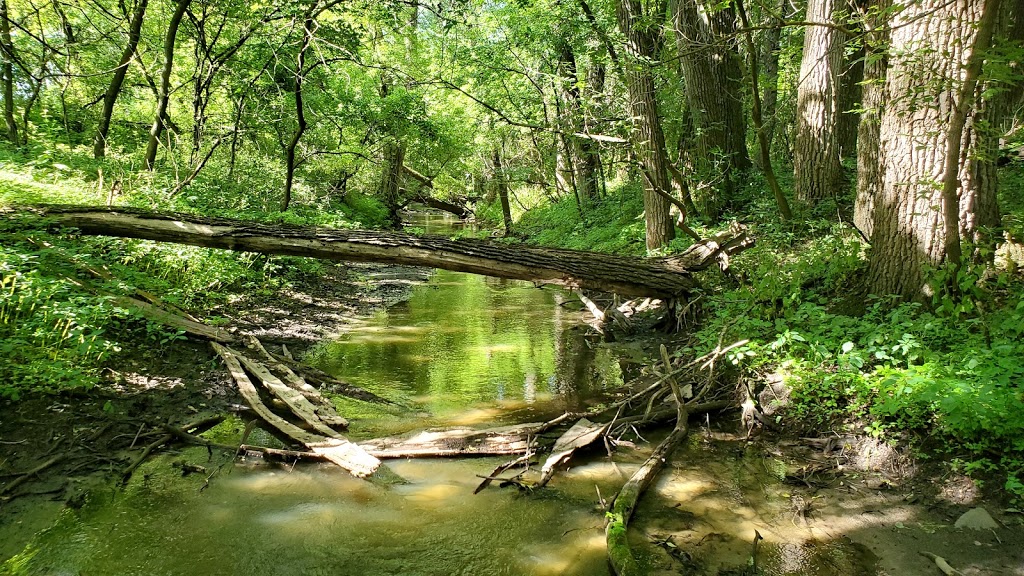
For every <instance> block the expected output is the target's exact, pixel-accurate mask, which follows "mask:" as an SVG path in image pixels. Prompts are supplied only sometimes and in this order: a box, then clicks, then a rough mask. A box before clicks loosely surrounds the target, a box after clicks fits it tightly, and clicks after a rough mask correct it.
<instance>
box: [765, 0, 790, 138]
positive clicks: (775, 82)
mask: <svg viewBox="0 0 1024 576" xmlns="http://www.w3.org/2000/svg"><path fill="white" fill-rule="evenodd" d="M788 6H789V0H781V2H780V5H779V6H777V9H778V11H779V12H778V13H779V18H783V17H785V14H786V9H787V8H788ZM779 18H776V17H774V16H773V17H770V18H769V19H768V24H770V25H771V28H769V29H768V30H767V31H765V34H764V41H763V43H762V44H761V53H760V54H761V55H760V65H761V66H760V67H761V69H762V71H763V72H764V82H763V83H761V82H759V84H761V116H762V120H763V125H762V128H761V129H762V130H763V131H764V138H765V141H766V142H767V143H768V151H769V157H770V156H771V149H772V140H774V139H775V125H776V122H775V115H776V104H777V102H778V100H779V50H780V48H781V47H782V46H781V41H782V20H780V19H779Z"/></svg>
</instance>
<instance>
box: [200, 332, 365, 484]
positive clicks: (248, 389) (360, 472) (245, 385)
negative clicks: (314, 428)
mask: <svg viewBox="0 0 1024 576" xmlns="http://www.w3.org/2000/svg"><path fill="white" fill-rule="evenodd" d="M210 345H211V346H213V349H214V350H216V351H217V354H219V355H220V357H221V358H222V359H223V360H224V363H225V364H226V365H227V367H228V371H230V372H231V376H232V377H233V378H234V379H235V382H236V383H238V389H239V391H240V392H241V393H242V396H243V397H244V398H245V400H246V402H248V403H249V406H250V407H252V409H253V410H254V411H255V412H256V413H257V414H259V415H260V417H261V418H263V420H265V421H266V422H267V423H268V424H270V425H272V426H273V427H274V428H277V429H278V430H280V431H281V432H282V433H283V434H285V435H286V436H288V437H289V438H292V439H293V440H295V441H297V442H300V443H301V444H302V445H304V446H305V447H306V448H309V449H310V451H312V452H315V453H316V454H319V455H321V456H323V457H324V458H326V459H327V460H330V461H331V462H333V463H334V464H337V465H338V466H341V467H342V468H344V469H345V470H348V471H349V472H351V473H352V475H353V476H356V477H358V478H365V477H367V476H369V475H371V474H373V473H374V472H376V471H377V469H378V468H379V467H380V460H378V459H376V458H374V457H373V456H371V455H369V454H367V453H366V452H365V451H364V450H363V449H362V448H360V447H359V446H356V445H355V444H353V443H352V442H349V441H348V440H345V439H344V438H326V437H324V436H318V435H316V434H312V433H310V432H306V431H305V430H303V429H302V428H299V427H298V426H296V425H294V424H292V423H291V422H288V421H287V420H285V419H284V418H281V417H280V416H278V415H277V414H274V413H273V412H271V411H270V409H269V408H267V407H266V405H265V404H263V401H262V400H260V395H259V392H257V391H256V387H255V386H254V385H253V383H252V381H251V380H249V377H248V376H247V375H246V374H245V370H243V369H242V365H241V363H239V361H238V357H237V355H236V354H235V353H234V352H232V351H231V350H230V349H228V348H225V347H224V346H221V345H220V344H217V343H216V342H211V343H210Z"/></svg>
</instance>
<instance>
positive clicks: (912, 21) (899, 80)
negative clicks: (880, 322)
mask: <svg viewBox="0 0 1024 576" xmlns="http://www.w3.org/2000/svg"><path fill="white" fill-rule="evenodd" d="M997 4H998V0H965V1H964V2H958V3H954V4H950V3H948V2H946V1H945V0H922V1H921V2H917V3H913V4H910V5H908V6H907V7H906V9H905V10H904V11H902V12H900V13H899V14H898V15H896V16H894V17H893V20H892V22H890V29H891V49H890V52H889V54H890V56H889V65H888V69H887V72H886V80H885V96H884V99H885V102H884V104H885V107H884V110H883V112H882V115H881V124H880V127H879V130H880V132H879V134H880V150H881V161H882V167H883V170H884V173H883V174H882V177H881V182H880V186H879V187H878V191H877V195H876V196H875V198H874V202H873V213H872V221H873V230H872V235H871V244H872V248H871V258H870V262H869V265H868V288H869V290H870V291H871V292H872V293H874V294H896V295H899V296H902V297H904V298H916V299H920V298H925V297H930V296H931V295H932V288H930V287H929V286H927V285H926V277H925V269H926V268H928V267H938V266H940V265H941V264H942V263H943V261H944V260H947V258H948V259H951V260H952V259H954V258H956V256H957V254H956V252H957V250H958V249H959V238H958V237H957V236H959V237H961V238H969V239H972V240H975V241H984V240H985V239H984V238H983V237H982V236H981V231H982V230H983V229H984V228H985V227H988V226H994V225H996V224H998V210H997V209H996V199H995V180H994V178H977V177H975V175H976V174H978V170H979V169H982V168H985V166H987V165H989V164H990V163H991V162H992V161H993V159H992V158H986V157H984V156H983V155H979V153H981V152H982V151H980V150H978V149H977V148H976V146H977V143H978V141H979V140H978V137H977V136H976V135H975V134H974V133H973V130H974V129H975V128H978V129H981V128H982V126H980V124H983V123H981V122H977V120H978V111H979V108H978V102H979V95H978V92H979V91H978V90H977V89H976V86H975V81H976V79H977V71H979V70H980V53H981V51H983V50H984V49H985V48H986V45H987V43H988V42H987V39H986V34H987V32H986V28H988V29H989V30H990V25H989V23H990V21H991V18H992V17H993V15H992V12H994V11H995V10H996V8H997ZM951 22H955V23H957V25H956V26H951V25H950V23H951ZM972 76H973V79H972ZM961 142H963V143H966V145H963V146H961ZM951 182H952V187H951V188H952V193H950V192H949V189H950V183H951ZM954 243H955V244H956V245H955V246H954V245H953V244H954Z"/></svg>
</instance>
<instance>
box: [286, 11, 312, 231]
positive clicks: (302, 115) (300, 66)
mask: <svg viewBox="0 0 1024 576" xmlns="http://www.w3.org/2000/svg"><path fill="white" fill-rule="evenodd" d="M314 24H315V23H314V22H313V19H312V18H310V17H307V18H306V19H305V20H303V22H302V46H301V47H300V48H299V54H298V56H296V58H295V120H296V123H297V124H296V126H295V132H294V133H293V134H292V139H291V140H289V141H288V146H287V148H285V151H284V153H285V179H284V198H283V199H282V200H281V212H286V211H287V210H288V206H289V205H290V204H291V202H292V186H293V185H294V184H295V149H296V148H298V146H299V140H301V139H302V134H303V133H304V132H305V131H306V111H305V108H304V107H303V105H302V81H303V79H304V78H305V74H306V50H308V49H309V45H310V44H311V43H312V42H313V32H314Z"/></svg>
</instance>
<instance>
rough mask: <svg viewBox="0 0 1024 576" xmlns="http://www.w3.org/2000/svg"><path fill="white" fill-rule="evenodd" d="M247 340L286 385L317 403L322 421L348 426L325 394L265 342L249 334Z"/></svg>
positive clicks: (328, 423) (316, 408)
mask: <svg viewBox="0 0 1024 576" xmlns="http://www.w3.org/2000/svg"><path fill="white" fill-rule="evenodd" d="M245 342H246V345H247V346H249V348H250V349H252V350H255V351H256V352H258V353H259V354H260V356H262V357H263V360H264V361H265V362H267V363H268V364H269V365H270V367H271V368H273V369H274V370H277V371H278V373H279V374H281V380H282V381H283V382H284V384H285V385H287V386H288V387H289V388H291V389H292V390H294V391H296V392H298V393H299V394H302V396H303V397H304V398H305V399H306V400H307V401H308V402H310V403H311V404H315V406H314V407H313V412H314V413H315V414H316V416H317V418H319V419H320V421H322V422H323V423H324V424H327V425H328V426H331V427H334V428H348V420H346V419H345V418H343V417H342V416H341V415H340V414H338V411H337V409H336V408H335V407H334V404H333V403H331V401H330V400H328V399H327V398H324V396H323V394H321V393H320V391H319V390H317V389H316V388H314V387H312V386H310V385H309V383H308V382H306V380H305V379H304V378H302V376H299V375H298V374H296V373H295V372H294V371H293V370H292V369H291V368H289V367H288V366H286V365H285V364H284V363H283V362H281V361H280V360H278V359H277V358H276V357H274V355H273V354H271V353H270V352H267V349H266V348H264V347H263V344H261V343H260V341H259V340H258V339H257V338H256V337H255V336H247V337H246V338H245ZM285 350H287V348H285ZM286 358H287V357H286ZM291 361H292V362H294V361H295V360H294V358H292V359H291Z"/></svg>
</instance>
